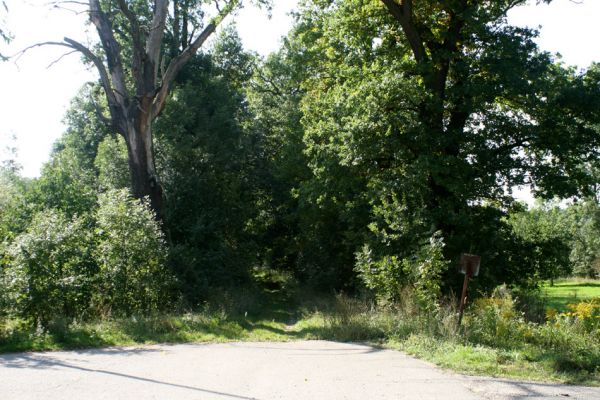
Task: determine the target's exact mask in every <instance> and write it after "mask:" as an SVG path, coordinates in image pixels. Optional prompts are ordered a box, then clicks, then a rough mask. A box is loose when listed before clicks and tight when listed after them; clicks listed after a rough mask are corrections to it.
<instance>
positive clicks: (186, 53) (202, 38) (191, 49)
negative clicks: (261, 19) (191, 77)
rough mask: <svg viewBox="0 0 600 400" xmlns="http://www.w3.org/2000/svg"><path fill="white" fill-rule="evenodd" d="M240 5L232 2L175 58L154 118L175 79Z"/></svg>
mask: <svg viewBox="0 0 600 400" xmlns="http://www.w3.org/2000/svg"><path fill="white" fill-rule="evenodd" d="M239 4H240V0H232V1H230V2H229V3H228V4H227V6H226V7H225V8H224V9H223V11H221V13H219V14H218V15H217V16H216V17H215V18H214V19H213V20H212V21H211V22H210V23H209V24H208V25H207V26H206V28H204V30H203V31H202V32H201V33H200V35H198V37H196V38H195V39H193V40H192V41H191V43H190V45H189V46H188V47H187V48H186V49H185V50H183V51H182V52H181V53H180V54H179V55H178V56H177V57H175V58H173V59H172V60H171V62H170V63H169V66H168V67H167V70H166V72H165V74H164V75H163V77H162V83H161V86H160V88H159V89H158V91H157V93H156V96H155V100H154V105H153V107H152V118H155V117H157V116H158V115H159V114H160V113H161V112H162V110H163V108H164V106H165V101H166V99H167V96H168V95H169V92H170V90H171V84H172V83H173V80H175V77H176V76H177V74H178V73H179V71H181V69H182V68H183V67H184V65H185V64H186V63H187V62H188V61H189V60H190V59H191V58H192V57H193V56H194V55H195V54H196V53H197V52H198V49H200V47H201V46H202V45H203V44H204V42H206V40H207V39H208V38H209V37H210V35H212V34H213V33H214V32H215V30H216V29H217V26H218V25H219V24H220V23H221V22H222V21H223V19H225V17H226V16H227V15H229V14H230V13H231V12H232V11H234V10H235V9H236V8H237V7H238V6H239Z"/></svg>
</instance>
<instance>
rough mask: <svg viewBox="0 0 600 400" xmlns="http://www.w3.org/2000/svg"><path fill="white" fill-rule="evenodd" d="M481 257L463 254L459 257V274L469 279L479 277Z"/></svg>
mask: <svg viewBox="0 0 600 400" xmlns="http://www.w3.org/2000/svg"><path fill="white" fill-rule="evenodd" d="M480 265H481V257H480V256H476V255H474V254H467V253H463V254H461V255H460V273H461V274H463V275H468V276H469V278H471V277H474V276H477V275H479V266H480Z"/></svg>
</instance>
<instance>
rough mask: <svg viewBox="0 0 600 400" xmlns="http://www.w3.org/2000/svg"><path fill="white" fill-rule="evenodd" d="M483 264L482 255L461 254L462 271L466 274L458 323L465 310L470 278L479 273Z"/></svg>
mask: <svg viewBox="0 0 600 400" xmlns="http://www.w3.org/2000/svg"><path fill="white" fill-rule="evenodd" d="M480 266H481V257H480V256H476V255H474V254H467V253H463V254H461V255H460V270H459V271H460V273H461V274H464V275H465V281H464V283H463V289H462V294H461V296H460V307H459V310H458V325H460V322H461V321H462V316H463V311H464V310H465V305H466V303H467V287H468V286H469V279H470V278H472V277H474V276H477V275H479V267H480Z"/></svg>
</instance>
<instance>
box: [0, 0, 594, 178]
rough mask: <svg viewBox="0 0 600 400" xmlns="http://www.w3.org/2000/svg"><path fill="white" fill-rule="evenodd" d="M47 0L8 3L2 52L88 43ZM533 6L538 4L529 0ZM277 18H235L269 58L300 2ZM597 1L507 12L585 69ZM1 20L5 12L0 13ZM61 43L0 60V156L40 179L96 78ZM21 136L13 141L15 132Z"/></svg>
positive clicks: (84, 32)
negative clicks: (7, 39) (13, 157)
mask: <svg viewBox="0 0 600 400" xmlns="http://www.w3.org/2000/svg"><path fill="white" fill-rule="evenodd" d="M49 2H50V1H49V0H7V5H8V7H9V14H8V16H6V18H5V21H6V24H7V25H8V28H9V30H10V31H11V32H12V34H13V35H14V40H13V41H12V42H11V44H10V45H9V46H6V45H4V44H0V46H1V47H0V49H2V53H6V54H9V55H10V54H15V53H17V52H18V51H19V50H22V49H24V48H26V47H27V46H30V45H32V44H34V43H40V42H44V41H49V40H55V41H58V40H61V39H62V38H63V37H64V36H69V37H71V38H74V39H76V40H79V41H82V42H84V43H90V42H91V41H93V40H94V38H95V35H94V32H93V30H92V29H90V26H89V25H87V24H86V21H85V17H86V16H85V15H84V14H79V15H77V14H75V13H73V12H70V11H67V10H61V9H54V8H52V7H50V6H48V3H49ZM532 3H533V4H535V1H533V2H532ZM274 4H275V5H274V8H273V11H272V17H271V18H268V16H267V13H266V12H265V11H264V10H258V9H256V8H251V7H247V8H245V9H243V10H242V11H240V12H239V13H238V14H237V15H236V16H234V17H233V18H229V19H228V21H227V23H231V22H232V20H235V22H236V24H237V28H238V31H239V33H240V36H241V38H242V40H243V42H244V46H245V47H246V48H247V49H250V50H254V51H256V52H258V53H259V54H262V55H266V54H268V53H269V52H271V51H274V50H276V49H277V48H278V47H279V45H280V39H281V37H282V36H284V35H285V34H286V33H287V31H288V30H289V28H290V27H291V24H292V21H293V18H292V17H291V16H290V15H289V12H290V11H292V10H293V9H295V7H296V4H297V0H274ZM598 17H600V0H582V1H579V2H577V3H576V2H573V1H571V0H555V1H554V2H553V3H552V4H551V5H537V6H535V5H528V6H526V7H519V8H517V9H514V10H512V11H511V12H510V13H509V22H510V23H511V24H514V25H519V26H529V27H534V28H537V27H540V26H541V28H540V32H541V35H540V38H539V39H538V44H539V46H540V47H541V48H542V49H544V50H547V51H550V52H552V53H560V54H561V55H562V61H563V62H564V63H565V64H568V65H575V66H578V67H580V68H584V67H586V66H588V65H589V64H590V63H591V62H593V61H600V41H599V40H598V38H600V24H598V23H597V19H598ZM0 18H2V14H0ZM63 54H64V49H62V48H58V47H37V48H34V49H31V50H29V51H28V52H26V53H25V54H23V55H22V56H21V57H20V58H19V59H18V61H16V62H12V61H11V62H4V63H0V110H1V111H0V160H1V159H2V158H3V157H6V153H5V154H2V150H3V149H4V148H6V147H7V146H10V147H16V148H17V152H18V153H17V154H18V157H17V161H18V162H19V163H20V164H21V165H22V166H23V170H22V174H23V175H24V176H28V177H34V176H38V175H39V172H40V168H41V166H42V164H43V163H44V162H45V161H47V160H48V158H49V154H50V150H51V148H52V143H53V142H54V141H55V140H56V139H58V138H59V137H60V135H61V134H62V132H64V130H65V127H64V125H63V124H62V119H63V117H64V115H65V112H66V110H67V108H68V106H69V103H70V100H71V99H72V98H73V97H74V96H75V95H76V94H77V92H78V90H79V89H80V88H81V86H82V85H83V84H84V83H85V82H88V81H95V80H97V78H96V74H95V72H94V71H92V70H88V69H86V68H85V67H84V66H83V64H82V63H81V58H80V57H79V55H77V54H72V55H68V56H65V57H64V58H62V59H60V61H58V62H57V63H55V64H53V65H52V66H49V65H50V64H52V63H53V62H54V61H56V60H57V59H59V58H60V57H61V55H63ZM13 136H14V137H16V140H12V139H11V138H12V137H13Z"/></svg>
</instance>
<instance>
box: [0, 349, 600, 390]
mask: <svg viewBox="0 0 600 400" xmlns="http://www.w3.org/2000/svg"><path fill="white" fill-rule="evenodd" d="M0 399H3V400H30V399H35V400H38V399H40V400H41V399H43V400H70V399H73V400H75V399H76V400H100V399H107V400H118V399H128V400H129V399H131V400H145V399H160V400H171V399H172V400H188V399H194V400H204V399H210V400H225V399H229V400H248V399H257V400H270V399H286V400H294V399H309V400H320V399H332V400H333V399H356V400H375V399H381V400H387V399H410V400H419V399H423V400H430V399H443V400H455V399H456V400H471V399H511V400H512V399H527V400H532V399H586V400H587V399H590V400H592V399H593V400H600V388H586V387H577V386H565V385H552V384H541V383H527V382H518V381H509V380H500V379H492V378H479V377H466V376H462V375H457V374H453V373H449V372H445V371H442V370H440V369H438V368H435V367H433V366H432V365H430V364H428V363H425V362H422V361H419V360H416V359H414V358H412V357H409V356H407V355H405V354H402V353H399V352H396V351H391V350H379V349H375V348H372V347H368V346H364V345H358V344H346V343H334V342H325V341H303V342H288V343H226V344H189V345H160V346H148V347H141V348H108V349H100V350H85V351H68V352H50V353H19V354H6V355H0Z"/></svg>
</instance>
